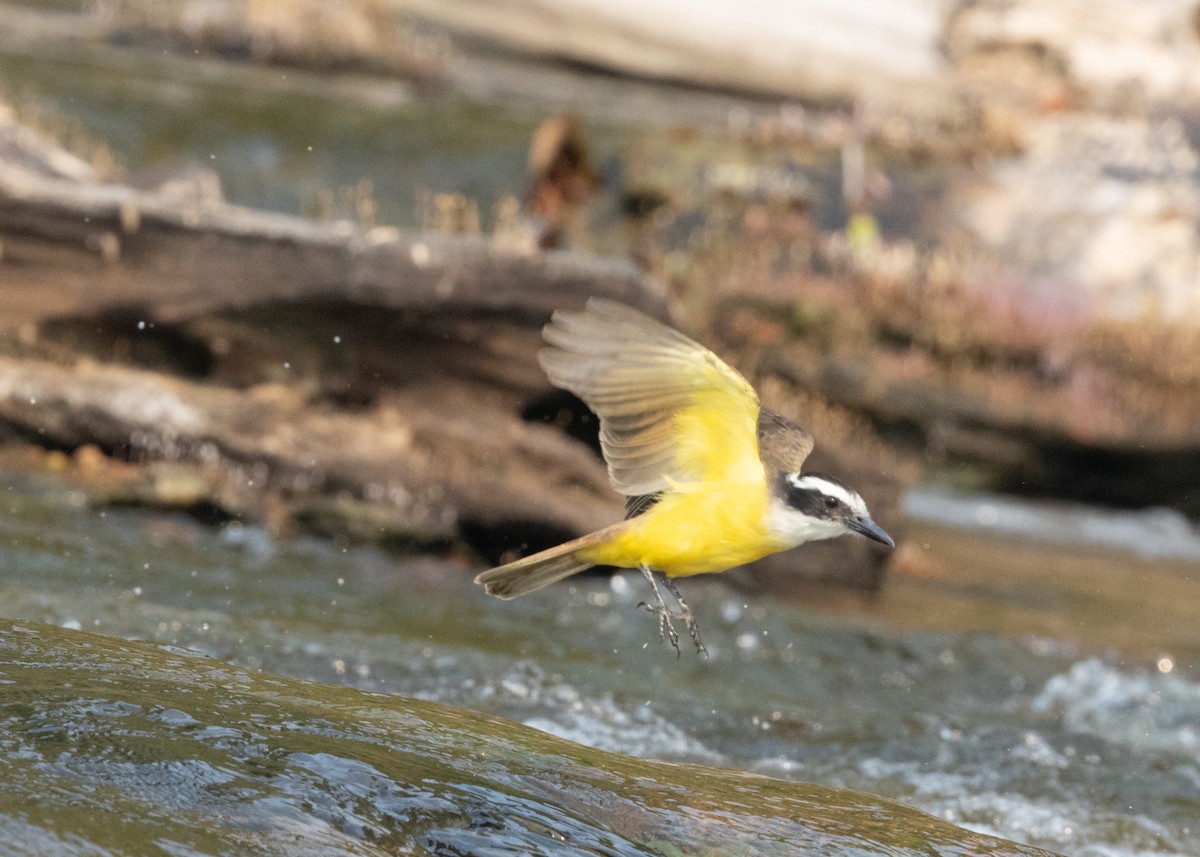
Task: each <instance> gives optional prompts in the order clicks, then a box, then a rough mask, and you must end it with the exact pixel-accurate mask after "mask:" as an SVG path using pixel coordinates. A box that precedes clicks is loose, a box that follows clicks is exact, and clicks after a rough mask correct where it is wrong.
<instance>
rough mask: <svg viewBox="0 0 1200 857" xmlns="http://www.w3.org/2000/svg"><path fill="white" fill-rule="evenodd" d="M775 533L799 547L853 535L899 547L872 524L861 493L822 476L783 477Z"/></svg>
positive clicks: (774, 502) (773, 521)
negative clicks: (843, 535) (844, 535)
mask: <svg viewBox="0 0 1200 857" xmlns="http://www.w3.org/2000/svg"><path fill="white" fill-rule="evenodd" d="M771 529H772V531H773V533H774V534H775V535H776V536H778V537H779V538H781V539H782V540H783V541H785V542H788V543H791V544H795V545H799V544H803V543H804V542H811V541H815V540H817V539H831V538H833V537H834V536H840V535H842V534H843V533H847V532H850V533H858V534H859V535H861V536H866V537H867V538H868V539H872V540H873V541H877V542H879V543H881V544H885V545H887V546H888V547H890V548H892V547H895V546H896V543H895V541H893V540H892V537H891V536H889V535H888V534H887V532H885V531H884V529H883V527H881V526H879V524H877V523H875V522H874V521H873V520H871V513H870V512H868V511H867V504H866V502H864V501H863V498H862V497H860V496H859V494H858V492H857V491H855V490H854V489H853V488H851V487H850V486H848V485H844V484H842V483H841V482H839V481H837V480H836V479H834V478H833V477H831V476H822V475H821V474H819V473H784V474H780V476H779V480H778V490H777V491H776V492H775V496H774V497H773V498H772V502H771Z"/></svg>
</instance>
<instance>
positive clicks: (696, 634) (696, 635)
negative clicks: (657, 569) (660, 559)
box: [663, 574, 708, 658]
mask: <svg viewBox="0 0 1200 857" xmlns="http://www.w3.org/2000/svg"><path fill="white" fill-rule="evenodd" d="M663 583H665V584H666V585H667V589H669V590H671V594H672V595H674V596H675V600H676V601H678V602H679V613H680V617H681V618H682V619H683V621H684V623H685V624H686V625H687V629H688V633H689V634H691V635H692V642H693V643H695V644H696V653H697V654H701V653H703V655H704V657H706V658H707V657H708V649H706V648H704V643H702V642H700V628H699V627H697V625H696V617H695V616H693V615H692V608H691V607H688V606H687V602H686V601H684V600H683V596H682V595H680V594H679V590H678V589H677V588H676V586H675V584H674V583H673V582H672V581H671V578H669V577H667V576H666V575H665V574H664V575H663Z"/></svg>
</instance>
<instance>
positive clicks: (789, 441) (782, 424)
mask: <svg viewBox="0 0 1200 857" xmlns="http://www.w3.org/2000/svg"><path fill="white" fill-rule="evenodd" d="M812 448H813V438H812V435H811V434H809V433H808V432H806V431H805V430H804V429H802V428H801V427H800V426H798V425H796V424H795V423H794V422H792V421H791V420H789V419H788V418H787V417H783V416H780V415H779V414H777V413H775V412H774V411H768V410H767V409H766V408H761V409H760V410H759V412H758V454H759V455H760V456H762V461H763V465H764V466H765V467H766V468H767V471H768V472H771V471H772V470H778V471H782V472H784V473H799V472H800V467H801V466H802V465H803V464H804V459H806V458H808V454H809V453H810V452H812Z"/></svg>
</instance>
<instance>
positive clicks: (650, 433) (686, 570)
mask: <svg viewBox="0 0 1200 857" xmlns="http://www.w3.org/2000/svg"><path fill="white" fill-rule="evenodd" d="M543 335H544V336H545V338H546V341H547V342H549V343H550V345H551V347H550V348H545V349H543V350H542V351H541V352H540V354H539V355H538V356H539V362H540V363H541V365H542V368H543V369H544V370H545V371H546V374H547V375H548V376H549V377H550V380H551V382H553V383H554V384H555V386H558V387H562V388H563V389H565V390H570V391H571V392H572V393H575V394H576V395H577V396H579V397H580V398H581V399H583V401H584V402H586V403H587V405H588V407H590V408H591V409H592V410H593V411H595V413H596V414H597V415H598V416H599V417H600V448H601V451H602V452H603V453H604V460H605V461H606V462H607V463H608V475H609V479H610V480H611V481H612V485H613V487H614V488H615V489H616V490H617V491H618V492H620V493H621V494H624V495H625V498H626V499H625V508H626V517H625V520H624V521H621V522H620V523H617V524H613V525H612V526H610V527H607V528H605V529H603V530H600V531H598V532H594V533H590V534H589V535H586V536H583V537H581V538H578V539H575V540H574V541H570V542H567V543H566V544H562V545H559V546H558V547H554V548H550V549H549V550H544V551H542V552H540V553H536V554H534V555H532V556H528V557H525V558H524V559H519V560H517V561H515V562H510V563H509V564H507V565H502V566H500V567H499V568H493V569H491V570H490V571H485V572H484V573H482V574H480V575H479V576H478V577H476V578H475V582H476V583H480V584H482V585H483V586H484V588H485V589H486V590H487V592H489V593H491V594H492V595H495V596H497V597H498V598H504V599H508V598H516V597H517V596H519V595H525V594H526V593H529V592H533V591H535V590H538V589H541V588H542V587H544V586H548V585H549V584H551V583H554V582H555V581H558V580H562V579H563V578H565V577H570V576H571V575H573V574H578V573H579V572H581V571H583V570H584V569H587V568H589V567H591V566H594V565H610V566H616V567H619V568H637V569H640V570H641V572H642V574H643V575H645V577H646V579H647V580H648V581H650V585H651V587H652V588H653V591H654V596H655V599H656V602H657V603H656V604H655V605H649V604H644V605H643V606H645V607H646V609H648V610H650V611H651V612H653V613H656V614H657V616H658V628H659V636H660V637H663V636H664V634H665V635H667V636H669V638H670V641H671V644H672V645H673V646H675V648H676V650H677V651H678V648H679V646H678V639H679V637H678V634H677V633H676V631H675V626H674V623H673V621H672V620H673V619H682V620H683V621H684V622H685V623H686V625H687V630H688V632H689V633H690V634H691V636H692V639H693V641H694V642H695V644H696V648H697V649H698V650H700V651H703V650H704V646H703V644H702V643H701V642H700V636H699V633H698V631H697V630H696V622H695V619H694V617H693V616H692V612H691V610H690V609H689V608H688V606H687V604H686V603H685V602H684V601H683V599H682V598H681V597H680V595H679V591H678V590H677V589H676V587H675V585H674V583H673V582H672V581H671V578H673V577H687V576H690V575H693V574H705V573H707V572H713V571H725V570H726V569H729V568H733V567H734V566H737V565H742V564H744V563H748V562H751V561H753V560H756V559H759V558H761V557H764V556H767V555H768V554H772V553H776V552H777V551H782V550H787V549H788V548H793V547H796V546H797V545H801V544H803V543H804V542H810V541H815V540H817V539H828V538H833V537H834V536H838V535H841V534H843V533H848V532H849V533H858V534H860V535H863V536H866V537H867V538H869V539H874V540H875V541H877V542H882V543H883V544H885V545H887V546H888V547H894V546H895V543H894V542H893V541H892V538H891V536H889V535H888V534H887V533H886V532H884V530H883V528H882V527H880V526H879V525H878V524H876V523H875V522H874V521H872V520H871V516H870V514H869V513H868V512H867V504H866V503H864V502H863V499H862V497H860V496H859V495H858V493H857V492H855V491H854V490H853V489H851V488H849V487H848V486H846V485H843V484H842V483H841V482H839V481H837V480H836V479H833V478H831V477H829V476H821V475H818V474H816V473H801V472H800V467H801V465H802V464H803V463H804V459H805V458H807V457H808V454H809V452H811V451H812V447H813V439H812V436H811V435H810V434H809V433H808V432H806V431H805V430H804V429H802V428H801V427H800V426H798V425H796V424H795V423H793V422H791V421H790V420H788V419H786V418H784V417H782V416H780V415H778V414H775V413H772V412H771V411H769V410H767V409H765V408H763V407H761V406H760V405H759V403H758V396H757V395H756V394H755V392H754V388H753V387H751V386H750V384H749V383H748V382H747V381H746V379H745V378H743V377H742V376H741V375H739V374H738V373H737V372H736V371H734V370H733V369H731V368H730V367H729V366H728V365H726V364H725V363H724V362H723V361H722V360H721V359H720V358H719V357H717V356H716V355H715V354H713V353H712V352H711V351H709V350H708V349H707V348H704V347H703V346H701V345H699V344H697V343H695V342H693V341H692V340H691V339H688V338H687V337H686V336H684V335H683V334H681V333H679V332H678V331H675V330H673V329H671V328H669V327H667V326H665V325H663V324H660V323H659V322H657V321H655V320H654V319H652V318H649V317H648V316H645V315H643V314H642V313H640V312H637V311H636V310H633V309H630V308H629V307H627V306H624V305H622V304H618V303H614V302H612V301H607V300H601V299H598V298H592V299H591V300H589V301H588V302H587V308H586V309H585V310H583V311H582V312H564V311H561V310H560V311H558V312H555V313H554V315H553V317H552V318H551V321H550V323H549V324H548V325H546V327H545V328H544V330H543ZM655 572H658V573H660V574H662V575H663V576H664V578H663V579H664V582H665V583H666V585H667V588H668V589H670V591H671V594H672V595H674V596H675V599H676V601H678V602H679V612H678V613H675V612H672V611H671V610H668V609H667V606H666V604H665V602H664V601H663V599H662V594H661V593H660V592H659V589H658V584H657V583H656V582H655V578H654V573H655Z"/></svg>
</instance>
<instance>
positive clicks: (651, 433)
mask: <svg viewBox="0 0 1200 857" xmlns="http://www.w3.org/2000/svg"><path fill="white" fill-rule="evenodd" d="M543 333H544V335H545V338H546V341H547V342H548V343H550V345H551V346H552V347H550V348H546V349H543V350H542V352H541V354H540V355H539V359H540V362H541V364H542V368H543V369H545V370H546V374H547V375H548V376H549V377H550V380H551V381H552V382H553V383H554V384H555V385H557V386H559V387H562V388H564V389H566V390H570V391H571V392H573V393H575V394H576V395H577V396H579V397H580V398H581V399H583V400H584V401H585V402H586V403H587V404H588V406H589V407H590V408H591V409H592V410H593V411H595V412H596V413H597V415H599V417H600V446H601V449H602V451H603V452H604V459H605V461H607V462H608V473H609V477H610V479H611V481H612V484H613V487H614V488H616V489H617V490H618V491H619V492H621V493H622V494H625V495H627V496H631V497H637V496H641V495H646V494H655V493H657V492H659V491H662V490H664V489H666V488H667V487H668V485H669V482H670V481H671V480H675V481H678V482H683V481H689V480H694V479H705V478H723V477H725V476H726V475H727V473H731V472H745V470H746V468H747V467H748V466H749V464H748V463H753V464H754V465H755V466H757V458H758V449H757V444H756V442H755V434H754V420H755V419H756V417H757V415H758V397H757V395H756V394H755V392H754V389H753V388H752V387H751V386H750V385H749V384H748V383H747V382H746V380H745V379H744V378H743V377H742V376H741V375H739V374H738V373H737V372H735V371H734V370H733V369H731V368H729V367H728V366H726V365H725V364H724V363H723V362H721V360H720V359H719V358H718V357H717V356H716V355H715V354H713V353H712V352H711V351H709V350H708V349H706V348H704V347H703V346H701V345H699V344H697V343H696V342H693V341H692V340H691V339H689V338H688V337H686V336H684V335H683V334H682V333H679V332H678V331H676V330H673V329H672V328H670V327H667V326H666V325H663V324H660V323H659V322H657V321H655V320H654V319H652V318H649V317H648V316H645V315H643V314H642V313H640V312H637V311H636V310H633V309H630V308H629V307H627V306H624V305H622V304H618V303H613V302H612V301H606V300H600V299H597V298H592V299H591V300H589V301H588V302H587V308H586V309H585V310H583V311H582V312H563V311H559V312H556V313H554V317H553V318H552V319H551V322H550V324H548V325H546V328H545V330H544V331H543Z"/></svg>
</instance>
